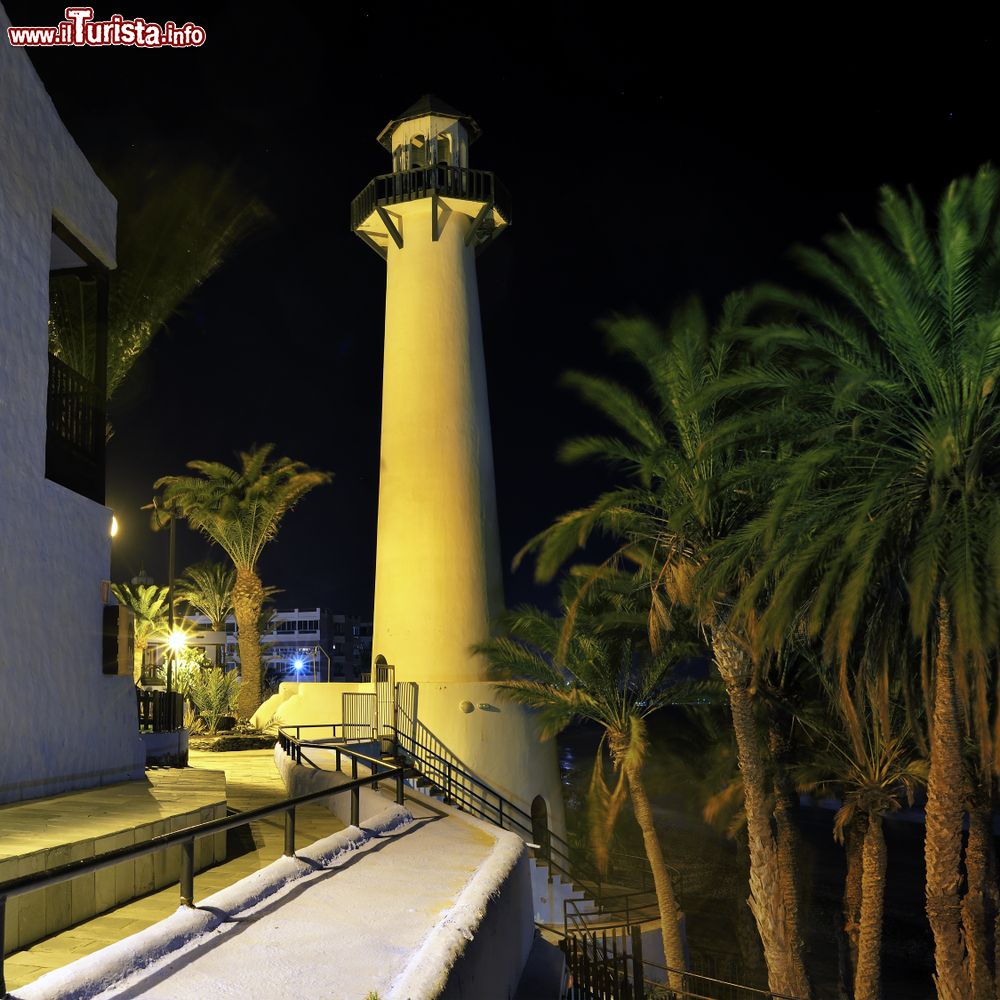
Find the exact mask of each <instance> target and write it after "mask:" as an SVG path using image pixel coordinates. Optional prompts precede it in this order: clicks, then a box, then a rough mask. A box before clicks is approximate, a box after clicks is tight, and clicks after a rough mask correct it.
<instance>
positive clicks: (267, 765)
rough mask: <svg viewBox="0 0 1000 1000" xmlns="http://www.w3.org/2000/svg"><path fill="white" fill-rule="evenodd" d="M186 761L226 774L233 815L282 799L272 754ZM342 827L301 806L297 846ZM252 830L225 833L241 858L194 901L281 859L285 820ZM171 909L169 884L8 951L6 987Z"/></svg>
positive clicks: (202, 884)
mask: <svg viewBox="0 0 1000 1000" xmlns="http://www.w3.org/2000/svg"><path fill="white" fill-rule="evenodd" d="M190 763H191V766H192V767H198V768H203V769H207V770H213V771H218V770H224V771H225V772H226V785H227V795H228V804H229V807H230V808H232V809H238V810H241V811H242V810H245V809H252V808H254V807H256V806H262V805H266V804H267V803H269V802H277V801H279V800H281V799H283V798H286V793H285V788H284V785H283V784H282V782H281V778H280V777H279V775H278V771H277V769H276V768H275V766H274V753H273V751H272V750H241V751H238V752H232V753H208V752H205V751H196V750H192V751H191V754H190ZM115 787H117V786H115ZM343 826H344V825H343V823H341V822H340V820H338V819H337V818H336V817H335V816H334V815H333V814H332V813H330V811H329V810H328V809H326V808H324V807H323V806H304V807H302V808H300V809H298V810H296V826H295V834H296V836H295V843H296V846H300V847H301V846H305V845H306V844H311V843H312V842H313V841H315V840H318V839H320V838H321V837H327V836H329V835H330V834H331V833H335V832H336V831H337V830H341V829H343ZM250 829H251V832H252V842H251V837H250V836H249V835H248V834H247V833H246V828H245V827H244V828H243V829H242V830H240V831H234V834H235V836H233V835H231V836H230V840H229V844H230V846H231V848H232V847H237V848H242V849H243V850H244V852H245V853H242V854H241V855H240V856H239V857H236V858H233V859H232V860H230V861H226V862H225V863H224V864H221V865H218V866H216V867H215V868H211V869H209V870H208V871H205V872H202V873H199V874H198V875H197V877H196V878H195V895H196V897H197V898H199V899H200V898H203V897H205V896H208V895H210V894H211V893H213V892H216V891H217V890H219V889H222V888H223V887H225V886H227V885H231V884H232V883H234V882H236V881H238V880H239V879H241V878H243V877H244V876H246V875H250V874H251V873H253V872H255V871H258V870H259V869H260V868H262V867H263V866H264V865H266V864H268V863H269V862H271V861H274V860H275V859H276V858H278V857H280V856H281V854H282V852H283V850H284V820H283V817H281V816H274V817H271V818H268V819H264V820H260V821H258V822H255V823H252V824H251V826H250ZM241 835H242V836H241ZM230 853H232V850H231V851H230ZM177 905H178V889H177V886H176V885H174V886H170V887H169V888H167V889H163V890H161V891H159V892H154V893H152V894H150V895H148V896H144V897H143V898H142V899H137V900H134V901H133V902H131V903H126V904H124V905H122V906H119V907H117V908H116V909H114V910H111V911H109V912H107V913H104V914H101V915H100V916H98V917H94V918H93V919H91V920H87V921H85V922H84V923H82V924H78V925H77V926H75V927H72V928H70V929H69V930H67V931H63V932H62V933H60V934H54V935H53V936H52V937H49V938H46V939H45V940H44V941H39V942H38V943H37V944H35V945H33V946H32V947H31V948H27V949H25V950H24V951H19V952H14V953H13V954H11V955H8V956H7V958H6V959H5V961H4V970H5V972H6V976H7V988H8V990H14V989H15V988H16V987H18V986H22V985H24V984H25V983H29V982H31V981H33V980H34V979H37V978H38V977H39V976H40V975H42V974H43V973H45V972H48V971H49V970H50V969H57V968H60V967H61V966H63V965H66V964H68V963H69V962H73V961H76V959H78V958H81V957H82V956H83V955H87V954H90V953H91V952H94V951H97V950H98V949H99V948H103V947H104V946H105V945H109V944H113V943H114V942H115V941H119V940H121V938H123V937H127V936H128V935H129V934H134V933H136V932H137V931H140V930H143V929H144V928H146V927H149V926H150V925H152V924H154V923H156V922H157V921H159V920H162V919H163V918H164V917H167V916H169V915H170V914H171V913H173V912H174V911H175V910H176V909H177Z"/></svg>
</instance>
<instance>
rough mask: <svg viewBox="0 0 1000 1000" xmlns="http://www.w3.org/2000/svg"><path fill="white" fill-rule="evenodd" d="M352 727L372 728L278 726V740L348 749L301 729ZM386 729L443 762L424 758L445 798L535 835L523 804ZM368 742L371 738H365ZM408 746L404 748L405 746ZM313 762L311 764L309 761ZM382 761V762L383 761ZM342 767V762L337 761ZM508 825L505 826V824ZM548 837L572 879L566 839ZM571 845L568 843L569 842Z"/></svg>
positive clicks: (554, 863)
mask: <svg viewBox="0 0 1000 1000" xmlns="http://www.w3.org/2000/svg"><path fill="white" fill-rule="evenodd" d="M348 725H350V726H352V727H354V728H369V729H370V728H371V727H370V726H367V725H366V724H362V723H339V722H338V723H312V724H310V725H306V726H279V727H278V742H279V744H280V745H281V748H282V749H283V750H285V752H286V753H287V752H288V751H289V748H290V747H291V745H292V743H295V744H296V745H297V746H298V747H299V748H301V747H316V748H319V749H334V750H336V749H338V747H339V749H340V750H342V751H344V752H346V747H345V746H344V744H343V743H339V744H338V743H334V744H332V745H331V744H322V743H316V742H309V741H304V740H302V739H301V731H302V730H303V729H329V730H330V731H331V733H332V734H333V735H332V739H334V740H336V739H337V736H336V731H337V729H341V730H343V729H344V728H345V726H348ZM292 729H294V730H295V731H296V735H295V736H294V737H292V736H291V735H290V734H289V732H288V730H292ZM384 729H385V731H386V732H387V733H391V734H392V736H393V741H394V743H395V745H396V747H397V748H398V747H399V746H400V744H401V743H403V744H406V743H408V744H410V745H411V749H410V756H411V757H413V758H414V759H419V758H420V755H419V754H416V753H414V752H413V749H412V748H413V747H419V749H420V750H422V751H424V753H425V754H429V755H430V756H431V757H433V758H434V759H435V760H436V761H438V762H440V763H437V764H433V765H428V764H427V763H426V762H425V761H421V768H422V770H424V771H425V772H426V773H427V777H430V778H432V779H433V778H437V779H440V780H441V784H442V785H443V786H445V787H444V788H443V790H444V792H445V795H446V797H448V798H452V797H453V794H454V793H456V792H457V793H458V794H457V796H455V798H457V800H458V801H459V802H460V803H461V804H462V805H463V806H464V807H466V808H467V811H469V812H470V813H472V814H473V815H476V816H478V817H479V818H480V819H484V820H486V821H487V822H490V823H494V824H495V825H497V826H499V827H500V828H501V829H510V828H511V827H516V828H517V829H518V830H519V831H520V832H521V833H524V834H528V835H529V836H533V835H534V828H533V824H532V821H531V816H530V815H529V814H528V813H527V812H525V811H524V810H523V809H521V807H520V806H517V805H515V804H514V803H513V802H511V801H510V800H509V799H507V798H505V797H504V796H503V795H501V794H500V793H499V792H497V791H496V790H495V789H493V788H490V786H489V785H487V784H486V783H485V782H484V781H482V780H481V779H480V778H477V777H476V776H475V775H474V774H472V773H471V772H470V771H468V770H466V769H465V768H464V767H462V766H461V765H459V764H455V763H453V762H452V761H449V760H448V759H447V758H445V757H442V756H441V755H440V754H439V753H437V752H436V751H434V750H432V749H431V748H430V747H428V746H426V745H425V744H423V743H421V742H420V741H419V740H417V739H416V738H415V737H412V736H410V735H409V734H408V733H403V732H400V731H399V730H398V729H397V728H396V727H395V726H385V727H384ZM347 738H348V737H347V736H346V735H345V736H344V737H342V738H341V739H342V740H346V739H347ZM375 739H378V736H377V735H375V734H374V733H373V735H372V740H375ZM363 742H368V741H363ZM404 749H405V747H404ZM310 763H312V762H311V761H310ZM380 763H381V762H380ZM338 770H339V761H338ZM467 785H477V786H479V787H480V788H481V789H483V791H484V792H486V793H487V795H489V796H493V797H494V798H495V799H496V800H497V801H496V803H495V804H494V803H493V802H491V801H490V799H489V798H488V797H487V795H482V794H480V793H479V792H477V791H475V789H474V788H470V787H467ZM473 799H475V800H477V801H478V802H479V803H482V804H483V805H477V804H476V802H474V801H471V800H473ZM522 818H523V819H524V820H527V825H526V824H525V823H524V822H522V821H521V819H522ZM505 824H506V825H505ZM548 836H549V848H550V849H549V856H548V858H547V861H548V863H549V865H550V867H551V868H553V869H554V870H555V871H556V872H558V873H559V874H560V875H563V876H564V877H566V878H568V879H572V877H573V875H572V871H571V868H570V859H569V856H568V855H567V854H566V853H565V852H564V851H562V850H561V849H560V848H558V847H555V848H553V846H552V843H553V841H559V842H560V843H562V844H565V843H566V842H565V841H564V840H563V839H562V838H561V837H559V836H558V835H557V834H555V833H553V832H552V831H551V830H549V831H548ZM566 847H567V848H568V847H569V845H568V844H566ZM553 853H554V854H556V855H557V856H558V858H561V859H562V861H563V862H565V864H563V863H560V861H559V860H556V859H555V858H553V857H552V855H553Z"/></svg>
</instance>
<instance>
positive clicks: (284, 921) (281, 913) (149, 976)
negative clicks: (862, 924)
mask: <svg viewBox="0 0 1000 1000" xmlns="http://www.w3.org/2000/svg"><path fill="white" fill-rule="evenodd" d="M390 801H391V800H390V799H389V798H388V797H387V799H386V805H387V806H388V805H389V803H390ZM407 805H408V807H409V808H410V809H411V811H413V812H414V813H415V814H416V813H423V816H421V817H420V818H418V819H416V820H415V821H414V822H413V823H411V824H409V825H407V826H405V827H403V828H401V829H399V830H394V831H392V832H389V833H383V834H382V835H381V836H378V837H376V838H374V839H373V840H372V841H371V842H370V844H369V845H365V847H363V848H362V849H361V850H359V851H352V852H348V854H347V855H346V856H345V857H343V858H342V859H339V861H338V862H337V863H336V867H332V868H329V869H325V870H321V871H319V872H317V873H316V874H315V875H310V876H307V877H306V878H305V879H303V880H302V881H300V882H298V883H295V884H293V885H291V886H289V887H287V888H286V889H283V890H281V891H279V893H278V894H276V896H274V897H272V898H270V899H268V900H266V901H265V902H264V903H263V904H261V905H259V906H257V907H255V908H254V909H253V910H251V911H246V912H243V913H240V914H239V916H237V917H236V918H234V919H232V920H228V921H226V922H224V923H223V924H222V925H221V926H220V927H219V928H218V929H217V930H215V931H213V932H212V933H211V934H209V935H206V936H204V937H202V938H199V939H197V940H196V941H194V942H192V943H190V944H188V945H185V946H183V947H182V948H181V949H180V951H178V952H176V953H174V955H173V956H172V957H171V958H170V959H168V960H163V961H161V962H160V963H157V965H156V966H154V967H153V968H151V969H150V970H149V971H148V972H146V973H145V974H142V975H140V976H138V977H136V978H135V979H133V980H132V981H131V982H130V983H129V985H128V986H126V987H125V988H122V989H115V990H111V991H109V992H108V994H107V996H108V997H115V998H117V1000H137V998H140V997H142V998H145V1000H204V998H206V997H213V998H216V997H218V998H229V997H231V998H233V1000H236V998H255V997H262V998H263V997H267V998H268V1000H285V998H287V1000H302V998H303V997H313V998H316V997H331V998H333V997H337V998H344V1000H362V998H364V997H365V996H370V995H371V993H376V994H377V995H379V996H381V997H386V996H387V995H388V989H389V986H390V984H391V983H392V982H393V980H394V979H396V978H397V977H398V976H399V974H400V973H401V972H402V971H403V969H404V968H405V967H406V964H407V962H409V961H410V959H411V958H412V957H413V955H414V953H415V952H416V950H417V949H418V947H419V946H420V945H421V944H422V943H423V942H424V940H425V939H426V938H427V935H428V934H429V933H430V931H431V929H432V928H433V927H434V926H435V925H436V924H437V923H438V922H439V920H440V919H441V918H442V916H443V915H444V914H445V912H446V911H448V910H450V909H451V908H452V907H453V906H454V905H455V902H456V900H457V899H458V897H459V895H460V894H461V892H462V890H463V889H464V888H465V886H466V885H467V884H468V882H469V880H470V879H471V878H472V876H473V874H474V873H475V872H476V870H477V869H478V868H479V867H480V866H481V865H482V864H483V862H484V860H485V859H486V858H487V857H488V856H489V854H490V851H491V850H492V848H493V845H494V844H495V838H493V837H492V836H490V835H489V834H488V833H486V832H485V831H483V830H481V829H478V828H476V827H474V826H473V825H472V824H470V823H467V822H464V821H463V820H461V819H459V818H457V817H455V816H449V815H443V814H440V813H437V814H436V815H435V812H436V811H433V812H432V810H431V809H429V808H427V807H424V808H421V806H420V805H419V804H417V803H416V802H408V803H407ZM370 853H374V854H377V855H378V856H377V857H371V858H369V857H367V855H368V854H370ZM430 864H432V865H433V875H432V876H430V877H429V873H428V865H430ZM434 958H435V959H437V960H442V959H443V956H437V955H435V956H434Z"/></svg>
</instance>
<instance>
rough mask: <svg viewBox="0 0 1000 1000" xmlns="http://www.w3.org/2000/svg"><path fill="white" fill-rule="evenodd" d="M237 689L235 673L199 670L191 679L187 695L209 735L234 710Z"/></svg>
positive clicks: (238, 686) (238, 685) (238, 684)
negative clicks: (206, 727)
mask: <svg viewBox="0 0 1000 1000" xmlns="http://www.w3.org/2000/svg"><path fill="white" fill-rule="evenodd" d="M239 688H240V682H239V680H238V679H237V677H236V673H235V671H234V672H231V673H226V672H225V671H224V670H199V671H197V672H196V673H195V674H194V675H193V676H192V677H191V679H190V683H189V685H188V691H187V695H188V697H189V698H190V699H191V701H192V702H194V705H195V707H196V708H197V709H198V712H199V714H200V715H201V717H202V718H203V719H204V720H205V724H206V725H207V726H208V731H209V732H210V733H214V732H216V731H217V730H218V727H219V722H220V720H222V719H223V718H224V717H225V716H227V715H232V714H233V712H234V711H235V710H236V698H237V695H238V693H239Z"/></svg>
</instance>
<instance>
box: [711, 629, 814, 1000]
mask: <svg viewBox="0 0 1000 1000" xmlns="http://www.w3.org/2000/svg"><path fill="white" fill-rule="evenodd" d="M712 654H713V656H714V659H715V664H716V666H717V667H718V669H719V673H720V674H721V675H722V680H723V682H724V683H725V685H726V693H727V694H728V695H729V706H730V710H731V713H732V719H733V732H734V734H735V736H736V749H737V755H738V758H739V765H740V774H741V775H742V777H743V794H744V803H745V809H746V816H747V838H748V846H749V849H750V898H749V899H748V900H747V902H748V903H749V905H750V909H751V911H752V912H753V915H754V919H755V920H756V922H757V932H758V933H759V934H760V940H761V944H762V945H763V947H764V960H765V961H766V962H767V981H768V988H769V989H770V990H771V992H772V993H784V994H786V995H788V996H798V997H803V998H805V997H809V996H810V995H811V991H810V988H809V981H808V979H807V978H806V972H805V968H804V967H803V966H802V964H801V962H800V961H797V959H796V957H795V952H793V949H792V948H791V947H790V946H789V942H788V937H787V926H788V924H787V920H786V913H785V903H784V898H783V896H782V892H781V870H780V865H779V861H778V850H777V844H776V843H775V839H774V833H773V832H772V829H771V818H772V817H771V810H770V808H769V801H768V800H769V797H770V796H769V795H768V791H769V786H770V782H769V776H768V768H767V763H766V754H767V749H766V743H765V740H764V736H763V733H762V732H761V727H760V724H759V722H758V720H757V715H756V712H755V711H754V705H753V698H752V696H751V694H750V679H751V673H752V671H751V663H750V659H749V657H748V656H747V654H746V652H745V650H744V649H743V647H742V646H741V645H740V643H739V642H738V641H737V639H736V637H735V636H734V635H733V634H732V632H731V630H730V629H729V628H728V626H726V625H725V624H724V623H722V622H717V623H716V624H715V626H714V627H713V629H712Z"/></svg>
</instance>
